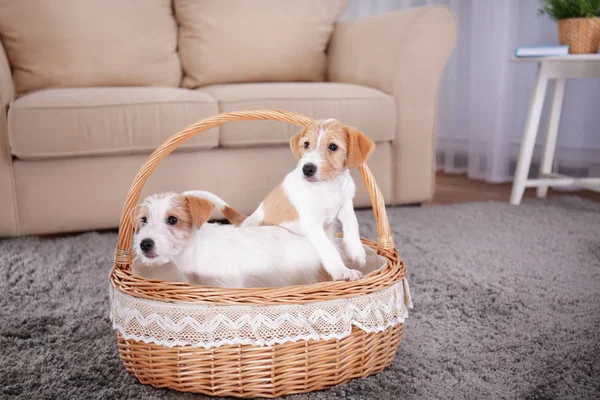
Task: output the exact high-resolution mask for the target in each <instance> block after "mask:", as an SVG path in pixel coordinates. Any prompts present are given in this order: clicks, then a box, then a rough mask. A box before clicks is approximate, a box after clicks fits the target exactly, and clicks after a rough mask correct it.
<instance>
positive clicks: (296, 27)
mask: <svg viewBox="0 0 600 400" xmlns="http://www.w3.org/2000/svg"><path fill="white" fill-rule="evenodd" d="M345 7H346V0H327V1H323V0H302V1H296V0H252V1H241V0H175V15H176V17H177V21H178V22H179V25H180V28H179V55H180V57H181V64H182V66H183V70H184V78H183V87H187V88H196V87H200V86H204V85H210V84H215V83H230V82H268V81H322V80H323V79H324V75H325V67H326V65H325V64H326V59H325V48H326V47H327V43H328V42H329V38H330V36H331V33H332V32H333V26H334V23H335V21H336V20H337V18H338V17H339V16H340V14H341V13H342V11H343V10H344V8H345Z"/></svg>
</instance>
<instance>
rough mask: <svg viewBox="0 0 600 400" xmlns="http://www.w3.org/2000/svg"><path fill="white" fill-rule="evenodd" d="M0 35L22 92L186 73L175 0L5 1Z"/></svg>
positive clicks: (160, 80)
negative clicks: (181, 55)
mask: <svg viewBox="0 0 600 400" xmlns="http://www.w3.org/2000/svg"><path fill="white" fill-rule="evenodd" d="M0 37H1V39H2V42H3V44H4V46H5V48H6V52H7V55H8V59H9V61H10V64H11V67H12V70H13V77H14V81H15V86H16V90H17V92H18V93H24V92H27V91H31V90H36V89H43V88H49V87H76V86H174V87H177V86H179V84H180V81H181V66H180V63H179V57H178V55H177V23H176V21H175V18H174V16H173V10H172V6H171V1H170V0H127V1H122V0H102V1H95V0H77V1H73V0H53V1H47V0H28V1H0Z"/></svg>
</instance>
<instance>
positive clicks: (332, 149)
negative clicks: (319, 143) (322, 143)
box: [329, 143, 338, 151]
mask: <svg viewBox="0 0 600 400" xmlns="http://www.w3.org/2000/svg"><path fill="white" fill-rule="evenodd" d="M337 149H338V145H337V144H335V143H331V144H330V145H329V150H331V151H336V150H337Z"/></svg>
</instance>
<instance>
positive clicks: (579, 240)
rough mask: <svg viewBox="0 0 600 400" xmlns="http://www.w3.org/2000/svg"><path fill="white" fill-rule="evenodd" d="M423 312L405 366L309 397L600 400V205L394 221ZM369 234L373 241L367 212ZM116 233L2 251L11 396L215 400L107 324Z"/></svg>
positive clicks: (432, 211)
mask: <svg viewBox="0 0 600 400" xmlns="http://www.w3.org/2000/svg"><path fill="white" fill-rule="evenodd" d="M389 214H390V220H391V223H392V226H393V228H394V234H395V238H396V241H397V245H398V248H399V249H400V252H401V254H402V256H403V257H404V259H405V260H406V262H407V264H408V267H409V271H410V272H409V275H408V276H409V279H410V284H411V288H412V291H413V296H414V302H415V308H414V310H413V311H412V313H411V316H410V318H409V320H408V321H407V324H406V329H405V332H406V333H405V336H404V339H403V340H402V342H401V344H400V350H399V351H398V355H397V356H396V359H395V361H394V363H393V365H392V366H391V367H390V368H388V369H386V370H385V371H384V372H382V373H381V374H379V375H377V376H373V377H369V378H366V379H359V380H354V381H352V382H350V383H347V384H344V385H340V386H338V387H335V388H333V389H331V390H329V391H324V392H318V393H311V394H307V395H298V396H292V397H290V398H292V399H297V400H300V399H302V400H305V399H396V398H408V399H422V398H427V399H433V398H438V399H439V398H527V399H559V398H560V399H563V398H573V399H584V398H600V204H597V203H596V204H595V203H591V202H589V201H585V200H581V199H578V198H574V197H564V198H558V199H551V200H547V201H537V200H533V201H526V202H525V203H524V204H523V205H521V206H519V207H514V206H510V205H508V204H500V203H480V204H465V205H456V206H439V207H424V208H394V209H390V210H389ZM359 219H360V221H361V230H362V231H363V233H364V236H366V237H373V234H374V226H373V223H372V217H371V214H370V212H369V211H360V212H359ZM115 241H116V234H115V233H114V232H104V233H86V234H82V235H77V236H68V237H60V238H33V237H32V238H19V239H4V240H0V272H1V277H2V278H1V280H0V396H2V397H3V398H21V399H71V398H73V399H112V398H120V399H163V398H167V399H170V398H181V399H188V398H190V399H191V398H203V396H194V395H189V394H185V395H182V394H179V393H177V392H173V391H169V390H157V389H154V388H152V387H149V386H144V385H140V384H138V383H137V381H136V380H135V379H134V378H133V377H131V376H129V375H128V374H127V373H126V372H125V370H124V368H123V367H122V365H121V362H120V361H119V359H118V355H117V350H116V346H115V337H114V334H113V332H112V331H111V329H110V325H109V321H108V318H107V314H108V313H107V310H108V299H107V287H108V282H107V275H108V271H109V268H110V265H111V258H112V254H113V249H114V245H115Z"/></svg>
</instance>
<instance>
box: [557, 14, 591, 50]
mask: <svg viewBox="0 0 600 400" xmlns="http://www.w3.org/2000/svg"><path fill="white" fill-rule="evenodd" d="M558 42H559V43H560V44H568V45H569V46H570V48H569V53H571V54H590V53H597V52H598V46H600V17H594V18H567V19H561V20H559V21H558Z"/></svg>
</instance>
